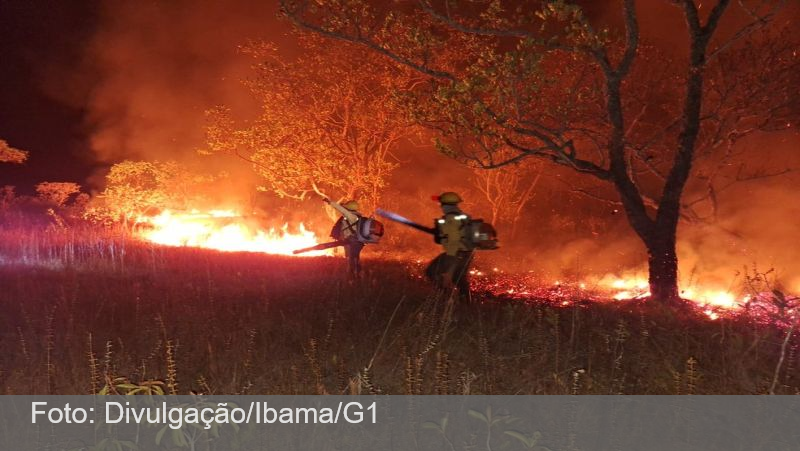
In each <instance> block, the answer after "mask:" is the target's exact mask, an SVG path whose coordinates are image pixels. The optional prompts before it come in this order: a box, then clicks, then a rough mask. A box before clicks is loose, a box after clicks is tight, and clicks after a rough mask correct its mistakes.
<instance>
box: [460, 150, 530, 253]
mask: <svg viewBox="0 0 800 451" xmlns="http://www.w3.org/2000/svg"><path fill="white" fill-rule="evenodd" d="M533 163H538V162H533V161H523V162H519V163H517V164H509V165H505V166H502V167H500V168H497V169H496V170H492V171H487V170H486V169H483V168H481V167H480V166H476V167H473V174H472V179H471V182H472V186H473V187H475V189H477V190H478V192H479V193H480V195H481V197H482V198H483V200H485V201H486V203H487V204H488V205H489V210H490V211H491V213H492V216H491V223H492V224H494V225H495V226H497V225H498V224H507V225H508V237H509V238H510V239H514V237H515V236H516V230H517V224H518V223H519V219H520V217H521V216H522V210H523V209H524V208H525V206H526V205H527V204H528V202H530V200H531V199H532V198H533V195H534V189H535V188H536V185H537V184H538V183H539V179H541V177H542V169H541V168H540V165H539V164H533Z"/></svg>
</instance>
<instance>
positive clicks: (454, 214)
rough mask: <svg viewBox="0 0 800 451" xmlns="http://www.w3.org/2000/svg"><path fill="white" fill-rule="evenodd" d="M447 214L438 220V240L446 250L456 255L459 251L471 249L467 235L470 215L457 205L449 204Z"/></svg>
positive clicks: (451, 254)
mask: <svg viewBox="0 0 800 451" xmlns="http://www.w3.org/2000/svg"><path fill="white" fill-rule="evenodd" d="M447 207H450V208H447V209H446V212H445V215H444V216H442V217H441V218H439V219H437V220H436V232H437V236H436V239H437V242H438V243H439V244H441V245H442V247H443V248H444V252H445V253H446V254H447V255H450V256H456V255H457V254H458V253H459V251H461V252H468V251H470V250H471V247H470V246H469V242H468V236H467V225H468V224H469V216H467V215H466V214H464V213H463V212H462V211H461V210H459V209H458V207H456V206H447Z"/></svg>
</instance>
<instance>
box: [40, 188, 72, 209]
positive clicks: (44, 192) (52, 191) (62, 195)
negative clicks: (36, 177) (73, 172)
mask: <svg viewBox="0 0 800 451" xmlns="http://www.w3.org/2000/svg"><path fill="white" fill-rule="evenodd" d="M80 192H81V186H80V185H78V184H77V183H73V182H42V183H39V184H37V185H36V194H38V195H39V198H40V199H42V200H43V201H45V202H47V203H49V204H52V205H54V206H56V207H63V206H64V204H66V203H67V201H68V200H69V198H70V196H72V195H73V194H77V193H80Z"/></svg>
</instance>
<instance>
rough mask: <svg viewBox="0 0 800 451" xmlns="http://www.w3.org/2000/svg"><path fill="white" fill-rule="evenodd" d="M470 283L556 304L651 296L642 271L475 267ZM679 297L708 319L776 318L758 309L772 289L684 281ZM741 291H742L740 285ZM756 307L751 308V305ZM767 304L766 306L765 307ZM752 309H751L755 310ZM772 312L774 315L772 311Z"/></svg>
mask: <svg viewBox="0 0 800 451" xmlns="http://www.w3.org/2000/svg"><path fill="white" fill-rule="evenodd" d="M470 274H471V275H472V279H471V284H472V285H473V287H474V288H475V289H476V290H478V291H483V292H486V293H490V294H494V295H496V296H498V297H501V298H507V299H508V298H511V299H518V300H523V301H536V302H550V303H553V304H555V305H561V306H567V305H573V304H575V303H582V302H585V301H592V302H604V301H608V300H614V301H618V302H623V301H626V300H631V299H644V298H647V297H649V296H650V285H649V283H648V281H647V278H646V277H645V276H643V275H642V272H641V271H639V272H631V273H628V274H627V275H619V274H606V275H605V276H600V277H592V276H587V277H583V278H580V279H575V280H572V279H570V280H564V279H558V280H552V279H551V280H549V281H548V280H546V279H542V278H539V277H537V276H536V275H535V274H534V273H531V272H528V273H527V274H526V273H514V272H509V273H506V272H505V271H503V270H502V269H501V268H493V269H492V272H491V273H486V272H482V271H480V270H478V269H473V270H472V271H470ZM682 286H685V287H687V288H684V289H683V290H682V291H681V297H682V298H684V299H686V300H689V301H692V302H693V303H694V304H696V305H697V307H698V310H699V311H701V312H703V313H704V314H705V315H706V316H708V318H709V319H711V320H717V319H719V318H722V317H724V316H728V315H730V314H738V313H742V312H750V314H755V315H756V316H759V317H760V319H762V320H765V321H773V322H774V321H775V320H774V319H770V318H768V316H769V315H765V314H763V313H758V312H761V311H775V310H776V307H774V306H772V307H769V306H770V304H774V302H775V299H774V298H775V296H774V293H772V292H769V291H767V292H764V293H763V294H757V295H753V294H745V293H743V292H742V293H740V294H737V292H736V291H735V290H733V291H732V290H730V289H723V288H720V287H718V286H714V285H709V286H703V285H696V284H689V283H683V284H682ZM741 291H745V290H744V289H742V290H741ZM796 292H797V291H795V290H792V291H791V292H790V293H787V294H786V299H788V303H789V304H791V305H792V306H793V305H797V304H798V303H800V297H798V296H797V295H794V294H792V293H796ZM756 304H757V305H759V309H760V310H759V309H753V308H752V306H753V305H756ZM765 308H766V310H765ZM756 310H757V312H756V313H754V311H756ZM784 310H785V312H784V313H785V314H787V313H792V312H793V310H791V308H788V309H786V308H785V309H784ZM773 316H774V315H773Z"/></svg>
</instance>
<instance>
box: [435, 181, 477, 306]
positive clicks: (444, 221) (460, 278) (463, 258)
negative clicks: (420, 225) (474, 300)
mask: <svg viewBox="0 0 800 451" xmlns="http://www.w3.org/2000/svg"><path fill="white" fill-rule="evenodd" d="M434 199H435V200H437V201H439V204H440V205H441V208H442V213H443V216H442V217H440V218H438V219H437V220H436V238H435V239H436V242H437V243H439V244H441V245H442V247H443V248H444V252H442V253H441V254H439V256H437V257H436V258H435V259H433V261H432V262H431V263H430V265H428V268H427V269H426V270H425V274H426V275H427V277H428V279H430V280H431V281H432V282H433V283H434V284H436V286H437V287H440V288H444V289H448V288H453V287H455V288H457V289H458V295H459V298H460V299H461V300H462V301H469V299H470V292H469V265H470V263H471V260H472V248H471V246H469V243H468V239H469V237H468V234H467V225H468V224H469V216H467V215H466V214H464V212H463V211H461V209H460V208H459V207H458V204H459V203H461V201H462V199H461V196H459V195H458V194H456V193H454V192H449V191H448V192H445V193H442V194H441V195H439V196H434Z"/></svg>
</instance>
